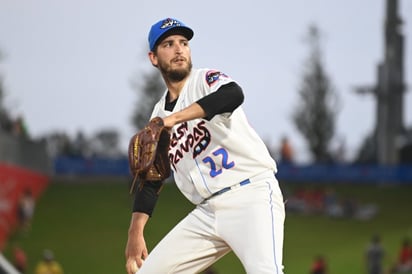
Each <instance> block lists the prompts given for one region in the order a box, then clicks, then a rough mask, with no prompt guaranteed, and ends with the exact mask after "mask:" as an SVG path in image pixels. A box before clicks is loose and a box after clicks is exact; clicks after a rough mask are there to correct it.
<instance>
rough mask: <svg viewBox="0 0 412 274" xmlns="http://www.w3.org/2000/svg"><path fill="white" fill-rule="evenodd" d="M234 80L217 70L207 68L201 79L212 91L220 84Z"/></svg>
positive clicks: (209, 91) (208, 89)
mask: <svg viewBox="0 0 412 274" xmlns="http://www.w3.org/2000/svg"><path fill="white" fill-rule="evenodd" d="M231 82H234V80H233V79H232V78H231V77H229V76H228V75H226V74H225V73H223V72H221V71H219V70H214V69H211V70H207V71H206V74H205V78H204V81H203V84H204V87H205V88H206V90H207V91H208V92H207V93H212V92H215V91H217V90H218V89H219V88H220V87H221V86H223V85H226V84H228V83H231Z"/></svg>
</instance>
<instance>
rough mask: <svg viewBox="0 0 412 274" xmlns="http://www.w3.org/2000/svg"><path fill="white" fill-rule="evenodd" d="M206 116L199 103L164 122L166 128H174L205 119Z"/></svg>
mask: <svg viewBox="0 0 412 274" xmlns="http://www.w3.org/2000/svg"><path fill="white" fill-rule="evenodd" d="M205 116H206V113H205V111H204V110H203V108H202V107H201V106H200V105H199V104H198V103H193V104H191V105H190V106H188V107H187V108H185V109H183V110H181V111H178V112H176V113H173V114H172V115H170V116H167V117H165V118H163V122H164V124H165V126H166V127H168V128H172V127H173V126H174V125H177V124H180V123H183V122H187V121H190V120H194V119H198V118H204V117H205Z"/></svg>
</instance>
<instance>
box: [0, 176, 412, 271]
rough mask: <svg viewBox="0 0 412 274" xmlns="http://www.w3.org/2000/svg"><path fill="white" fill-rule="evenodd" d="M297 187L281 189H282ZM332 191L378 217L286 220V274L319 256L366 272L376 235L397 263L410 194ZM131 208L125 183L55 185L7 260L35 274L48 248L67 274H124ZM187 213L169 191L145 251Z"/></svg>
mask: <svg viewBox="0 0 412 274" xmlns="http://www.w3.org/2000/svg"><path fill="white" fill-rule="evenodd" d="M295 186H296V185H293V184H290V185H288V184H283V185H282V189H284V190H291V189H293V188H294V187H295ZM335 189H336V190H337V192H338V194H339V195H341V196H345V195H351V196H353V197H356V198H357V199H358V200H359V201H361V202H364V203H375V204H377V205H378V206H379V214H378V215H377V216H376V217H375V218H374V219H372V220H370V221H358V220H349V219H331V218H328V217H325V216H308V215H306V216H305V215H298V214H288V215H287V216H286V222H285V245H284V265H285V273H288V274H306V273H308V271H309V267H310V264H311V262H312V259H313V258H314V257H315V255H317V254H321V255H324V256H325V257H326V259H327V262H328V265H329V273H330V274H361V273H365V270H364V261H363V253H364V250H365V247H366V245H367V244H368V242H369V240H370V238H371V236H372V235H373V234H375V233H378V234H380V235H381V237H382V243H383V245H384V247H385V250H386V258H385V265H386V266H389V265H390V264H391V263H392V262H393V261H394V260H395V259H396V253H397V250H398V248H399V246H400V242H401V240H402V239H403V237H405V236H409V237H412V217H411V216H412V214H411V212H410V210H411V209H412V187H406V186H404V187H391V186H367V185H358V186H354V185H342V184H339V185H337V186H335ZM131 202H132V197H131V196H130V195H129V194H128V184H127V181H126V180H122V179H111V180H103V179H95V180H91V179H89V180H88V181H87V182H85V181H84V180H83V181H82V182H79V181H76V180H74V179H71V180H59V181H57V180H55V181H53V182H52V183H51V184H50V186H49V188H48V189H47V190H46V191H45V193H43V195H42V196H41V197H40V199H39V201H38V203H37V207H36V212H35V216H34V221H33V225H32V229H31V231H29V232H28V233H26V234H16V235H14V236H13V237H12V238H11V240H10V242H9V244H8V245H7V247H6V250H5V255H6V256H8V257H10V256H11V255H10V254H11V247H12V246H13V244H19V245H20V246H22V247H23V249H24V250H25V251H26V253H27V255H28V259H29V268H30V269H29V272H28V273H33V269H34V266H35V264H36V262H37V261H38V260H40V258H41V256H42V250H43V249H45V248H49V249H52V250H53V251H54V253H55V256H56V258H57V259H58V260H59V261H60V262H61V264H62V265H63V267H64V270H65V273H66V274H95V273H99V274H115V273H125V270H124V269H125V268H124V264H125V259H124V247H125V243H126V239H127V229H128V226H129V220H130V208H131ZM192 208H193V206H192V205H191V204H190V203H189V202H188V201H186V200H185V199H184V197H183V196H182V195H181V194H180V192H178V191H177V189H176V187H175V186H174V185H173V184H168V185H167V186H166V187H165V188H164V189H163V192H162V194H161V197H160V199H159V202H158V205H157V207H156V209H155V212H154V216H153V218H152V219H151V220H150V221H149V224H148V225H147V227H146V241H147V245H148V247H149V249H150V248H152V247H153V246H154V245H155V244H156V242H157V241H158V240H160V239H161V238H162V236H164V235H165V233H167V231H168V230H169V229H171V228H172V227H173V226H174V224H176V223H177V221H178V220H180V219H181V218H182V217H184V216H185V215H186V214H187V213H188V212H189V211H190V210H191V209H192ZM176 248H179V247H178V246H176ZM170 256H173V249H171V251H170ZM159 263H160V262H159ZM214 268H215V270H217V273H219V274H234V273H235V274H242V273H245V272H244V270H243V268H242V266H241V264H240V262H239V261H238V259H237V258H236V257H235V256H234V255H233V254H232V253H230V254H228V255H227V256H225V257H224V258H222V259H221V260H220V261H219V262H217V263H216V264H215V265H214ZM159 274H161V273H159Z"/></svg>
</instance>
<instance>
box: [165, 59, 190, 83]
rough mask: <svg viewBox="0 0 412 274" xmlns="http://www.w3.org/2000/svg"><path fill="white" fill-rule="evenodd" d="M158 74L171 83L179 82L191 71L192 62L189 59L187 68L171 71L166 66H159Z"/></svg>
mask: <svg viewBox="0 0 412 274" xmlns="http://www.w3.org/2000/svg"><path fill="white" fill-rule="evenodd" d="M159 69H160V72H161V73H162V74H163V75H164V76H165V77H166V78H167V79H168V80H169V81H171V82H180V81H182V80H183V79H185V78H186V77H187V76H188V75H189V73H190V71H191V70H192V62H191V60H190V59H189V61H188V62H187V67H185V68H180V69H171V68H170V66H169V65H168V64H159Z"/></svg>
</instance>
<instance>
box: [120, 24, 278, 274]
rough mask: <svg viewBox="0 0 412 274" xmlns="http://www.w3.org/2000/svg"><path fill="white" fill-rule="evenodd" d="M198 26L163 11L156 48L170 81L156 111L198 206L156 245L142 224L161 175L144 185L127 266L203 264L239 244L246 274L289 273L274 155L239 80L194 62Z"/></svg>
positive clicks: (188, 269) (165, 268) (177, 170)
mask: <svg viewBox="0 0 412 274" xmlns="http://www.w3.org/2000/svg"><path fill="white" fill-rule="evenodd" d="M193 35H194V32H193V30H192V29H191V28H189V27H188V26H186V25H185V24H184V23H182V22H181V21H179V20H176V19H173V18H167V19H164V20H160V21H159V22H157V23H155V24H154V25H153V26H152V27H151V29H150V32H149V47H150V51H149V54H148V55H149V59H150V61H151V63H152V65H153V66H155V67H156V68H158V69H159V71H160V73H161V75H162V77H163V79H164V81H165V83H166V86H167V90H166V91H165V93H164V95H163V96H162V98H161V99H160V100H159V101H158V103H157V104H156V105H155V107H154V110H153V113H152V117H156V116H160V117H162V118H163V121H164V124H165V126H167V127H168V128H170V129H171V142H170V148H169V159H170V164H171V168H172V171H173V175H174V179H175V182H176V185H177V187H178V188H179V189H180V191H181V192H182V193H183V195H184V196H185V197H186V198H187V199H189V200H190V201H191V202H192V203H193V204H195V205H196V207H195V208H194V210H193V211H192V212H191V213H189V214H188V215H187V216H186V217H185V218H184V219H183V220H181V221H180V222H179V223H178V224H177V225H176V226H175V227H174V228H173V229H172V230H171V231H170V232H169V233H168V234H167V235H166V236H165V237H164V238H163V239H162V240H161V241H160V242H159V243H158V244H157V245H156V247H155V248H154V249H153V250H152V251H151V252H150V254H148V250H147V247H146V244H145V239H144V236H143V232H144V227H145V224H146V223H147V221H148V219H149V217H150V216H151V214H152V211H153V208H154V206H155V204H156V199H157V192H158V188H159V187H160V184H158V185H157V186H156V185H154V184H150V185H148V184H147V185H144V186H143V189H142V191H140V192H136V198H135V202H134V207H133V214H132V218H131V222H130V227H129V231H128V241H127V245H126V251H125V253H126V260H127V262H126V269H127V273H128V274H132V273H134V271H135V270H136V269H134V268H135V267H136V265H137V267H139V268H140V269H139V271H138V272H139V274H142V273H143V274H147V273H148V274H160V273H162V274H164V273H180V274H181V273H190V274H193V273H199V272H201V271H202V270H204V269H206V268H207V267H208V266H210V265H212V264H213V263H214V262H215V261H217V260H218V259H219V258H221V257H222V256H224V255H225V254H227V253H228V252H229V251H231V250H232V251H233V252H234V253H235V254H236V255H237V257H238V258H239V259H240V261H241V263H242V265H243V267H244V269H245V271H246V272H247V273H255V274H265V273H271V274H273V273H276V274H281V273H283V265H282V252H283V228H284V219H285V209H284V203H283V197H282V193H281V190H280V188H279V184H278V181H277V180H276V177H275V173H276V171H277V168H276V163H275V161H274V160H273V159H272V158H271V156H270V154H269V152H268V150H267V148H266V147H265V145H264V143H263V141H262V140H261V139H260V137H259V136H258V135H257V134H256V132H255V131H254V130H253V128H252V127H251V126H250V125H249V123H248V121H247V119H246V116H245V113H244V112H243V110H242V106H241V104H242V103H243V100H244V95H243V91H242V89H241V88H240V86H239V85H238V84H237V83H236V82H235V81H234V80H233V79H232V78H230V77H229V76H228V75H227V74H225V73H223V72H221V71H219V70H215V69H193V68H192V60H191V51H190V46H189V40H191V39H192V37H193ZM171 254H173V256H171Z"/></svg>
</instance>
